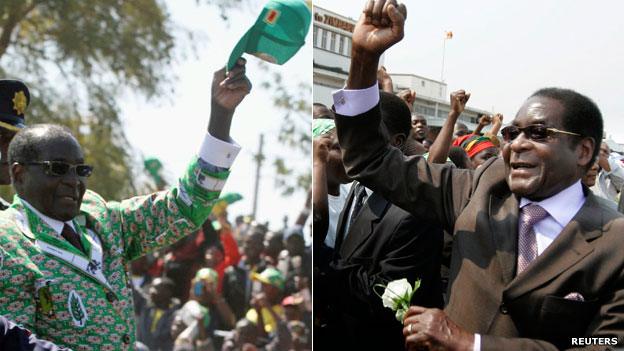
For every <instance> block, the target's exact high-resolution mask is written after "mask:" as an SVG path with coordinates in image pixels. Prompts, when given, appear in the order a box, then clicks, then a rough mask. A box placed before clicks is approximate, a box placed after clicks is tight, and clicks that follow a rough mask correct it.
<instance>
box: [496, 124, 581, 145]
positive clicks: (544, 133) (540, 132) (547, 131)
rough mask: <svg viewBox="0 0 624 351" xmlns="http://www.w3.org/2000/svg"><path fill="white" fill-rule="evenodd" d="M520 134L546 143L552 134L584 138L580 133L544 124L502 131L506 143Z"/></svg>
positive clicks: (506, 128)
mask: <svg viewBox="0 0 624 351" xmlns="http://www.w3.org/2000/svg"><path fill="white" fill-rule="evenodd" d="M520 133H524V135H526V137H527V138H529V139H531V140H534V141H544V140H546V138H548V136H549V135H552V134H568V135H574V136H582V135H581V134H578V133H572V132H566V131H565V130H559V129H556V128H548V127H546V126H545V125H543V124H531V125H528V126H526V127H523V128H520V127H517V126H507V127H505V128H503V129H501V134H502V135H503V140H505V141H506V142H510V141H513V140H514V139H516V138H517V137H518V135H520Z"/></svg>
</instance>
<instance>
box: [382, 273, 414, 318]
mask: <svg viewBox="0 0 624 351" xmlns="http://www.w3.org/2000/svg"><path fill="white" fill-rule="evenodd" d="M411 295H412V286H411V285H410V283H409V282H408V281H407V279H405V278H403V279H399V280H393V281H391V282H390V283H388V285H387V286H386V290H385V291H384V293H383V295H381V300H382V301H383V305H384V307H388V308H390V309H392V310H394V311H396V309H397V308H398V307H399V304H400V302H401V301H402V300H403V299H405V298H409V297H411Z"/></svg>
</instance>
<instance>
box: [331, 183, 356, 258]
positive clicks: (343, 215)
mask: <svg viewBox="0 0 624 351" xmlns="http://www.w3.org/2000/svg"><path fill="white" fill-rule="evenodd" d="M356 184H357V182H353V184H351V189H349V194H348V195H347V200H346V201H345V204H344V206H343V207H342V211H341V212H340V216H339V217H338V225H337V226H336V242H335V244H334V252H338V251H339V250H340V246H342V241H343V239H344V228H345V226H346V221H347V217H349V209H350V208H351V203H352V202H353V199H354V198H355V185H356Z"/></svg>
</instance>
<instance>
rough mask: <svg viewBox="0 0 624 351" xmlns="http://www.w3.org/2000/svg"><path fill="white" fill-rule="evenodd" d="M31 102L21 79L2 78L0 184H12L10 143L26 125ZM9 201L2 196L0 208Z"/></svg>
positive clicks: (0, 101) (0, 100)
mask: <svg viewBox="0 0 624 351" xmlns="http://www.w3.org/2000/svg"><path fill="white" fill-rule="evenodd" d="M29 103H30V92H29V91H28V87H27V86H26V84H24V83H23V82H21V81H19V80H12V79H2V80H0V154H1V158H0V185H9V184H11V178H10V176H9V162H8V154H9V152H8V151H9V143H10V142H11V140H13V137H14V136H15V133H17V132H18V131H19V130H20V129H22V128H24V126H25V123H24V122H25V119H26V116H25V113H26V108H28V104H29ZM8 207H9V203H8V202H7V201H5V200H4V199H2V198H0V210H6V209H7V208H8Z"/></svg>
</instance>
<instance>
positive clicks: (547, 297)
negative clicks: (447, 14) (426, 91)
mask: <svg viewBox="0 0 624 351" xmlns="http://www.w3.org/2000/svg"><path fill="white" fill-rule="evenodd" d="M405 16H406V10H405V6H404V5H397V3H396V1H394V0H390V1H387V2H386V1H383V0H376V1H370V2H369V3H368V4H367V7H366V8H365V10H364V13H363V15H362V17H361V18H360V21H359V22H358V24H357V25H356V27H355V29H354V33H353V46H352V53H353V56H352V59H351V71H350V75H349V78H348V80H347V84H346V89H345V90H342V91H339V92H337V93H335V94H334V105H335V109H336V112H337V118H336V124H337V129H338V137H339V140H340V144H341V146H342V148H343V152H344V154H343V158H344V162H345V165H346V168H347V172H348V174H349V175H350V176H352V177H354V178H355V179H356V180H358V181H360V182H362V183H363V184H365V185H366V186H369V187H370V188H372V189H373V190H375V192H379V193H381V194H382V195H383V196H384V197H386V198H387V199H389V200H390V201H392V202H393V203H395V204H396V205H397V206H400V207H402V208H404V209H405V210H407V211H408V212H410V213H412V214H414V215H416V216H428V218H431V220H433V221H436V222H438V223H440V224H441V225H442V226H443V227H444V228H445V229H447V230H449V231H451V232H453V233H454V244H453V245H454V246H453V254H452V263H451V275H450V283H449V292H450V299H449V303H448V305H447V306H446V308H445V310H444V311H440V310H436V309H428V308H424V307H419V306H412V307H411V308H410V310H409V311H408V313H407V315H406V317H405V319H404V328H403V333H404V335H405V336H406V346H407V347H408V349H410V350H420V349H436V350H557V349H565V348H571V347H574V346H576V347H578V346H584V345H587V344H588V343H591V344H593V345H596V344H599V345H602V346H599V348H598V349H600V350H604V349H605V346H606V345H615V344H616V343H617V342H618V341H619V342H621V341H622V338H623V337H624V278H623V277H622V275H623V274H624V273H623V272H624V270H623V267H624V255H622V252H624V241H623V240H622V238H621V235H622V233H623V232H624V218H623V217H622V215H621V214H619V213H617V212H616V211H614V210H612V209H610V208H608V207H606V206H604V205H603V204H601V203H600V202H599V201H597V200H596V198H595V196H594V195H593V194H592V193H591V192H590V191H589V190H588V189H587V188H586V187H583V186H582V185H581V182H580V180H581V178H582V176H583V175H584V174H585V172H586V171H587V170H588V169H589V167H591V165H592V163H593V161H594V160H595V158H596V155H597V153H598V147H599V145H600V144H599V142H600V139H601V137H602V130H603V128H602V116H601V114H600V110H599V109H598V107H597V106H596V105H595V103H593V102H592V101H591V100H590V99H588V98H587V97H585V96H583V95H580V94H578V93H576V92H574V91H571V90H566V89H557V88H549V89H542V90H539V91H537V92H536V93H535V94H533V95H532V96H531V97H529V98H528V99H527V100H526V101H525V102H524V104H523V105H522V107H521V108H520V110H519V111H518V113H517V115H516V117H515V119H514V120H513V121H512V122H511V125H510V126H508V127H506V128H504V129H503V130H502V131H501V132H502V134H503V137H504V139H505V144H504V146H503V152H502V154H503V157H502V159H498V158H497V159H492V160H490V161H488V162H486V163H485V164H484V165H483V166H482V167H481V168H480V169H479V170H478V171H470V170H458V169H454V168H451V167H448V166H439V165H428V164H427V162H425V160H424V159H422V158H421V157H409V158H406V157H404V156H403V155H402V154H401V152H400V151H399V150H396V149H394V148H392V147H389V146H388V145H387V144H386V143H385V142H384V140H383V135H382V134H381V133H380V132H379V128H378V125H379V123H380V113H379V107H378V102H377V101H378V100H377V99H375V96H376V95H377V93H376V92H375V90H376V89H377V87H376V82H375V79H376V76H375V72H376V69H377V65H378V60H379V57H380V55H381V54H382V53H383V52H384V51H385V50H386V49H388V48H389V47H391V46H392V45H393V44H395V43H397V42H398V41H400V40H401V39H402V37H403V27H404V21H405ZM366 94H370V97H371V98H370V99H369V98H366ZM458 98H459V99H462V98H461V97H458ZM464 98H466V97H464ZM575 338H596V339H581V340H579V339H575ZM590 347H592V346H590ZM593 347H596V346H593Z"/></svg>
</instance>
